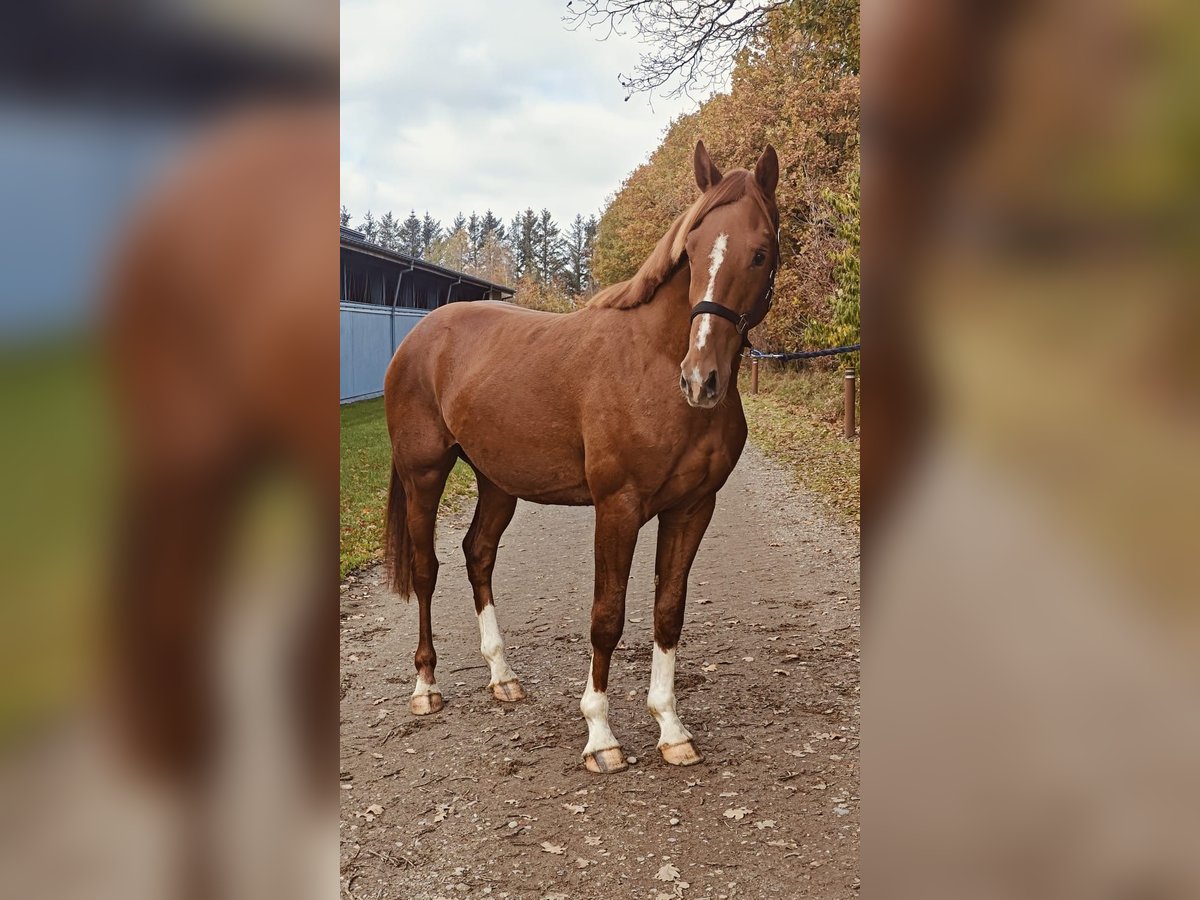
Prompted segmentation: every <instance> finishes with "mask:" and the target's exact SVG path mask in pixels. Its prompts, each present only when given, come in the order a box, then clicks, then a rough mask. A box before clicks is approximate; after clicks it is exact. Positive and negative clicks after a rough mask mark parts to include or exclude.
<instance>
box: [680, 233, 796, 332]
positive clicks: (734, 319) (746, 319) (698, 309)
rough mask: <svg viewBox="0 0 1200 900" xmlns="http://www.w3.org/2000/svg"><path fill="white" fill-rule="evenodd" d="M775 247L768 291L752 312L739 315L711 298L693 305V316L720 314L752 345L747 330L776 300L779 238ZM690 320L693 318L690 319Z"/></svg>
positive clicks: (764, 314)
mask: <svg viewBox="0 0 1200 900" xmlns="http://www.w3.org/2000/svg"><path fill="white" fill-rule="evenodd" d="M775 247H776V250H775V266H774V267H773V268H772V269H771V278H770V280H769V281H768V282H767V291H766V293H765V294H763V295H762V298H761V299H760V300H759V301H758V302H757V303H755V304H754V307H753V309H751V310H750V312H748V313H741V314H740V315H739V314H738V313H736V312H734V311H733V310H732V309H730V308H729V307H728V306H722V305H721V304H720V303H714V302H713V301H711V300H701V301H700V302H699V303H697V304H696V305H695V306H693V307H692V316H691V318H692V319H695V318H696V316H703V315H712V316H719V317H720V318H722V319H724V320H725V321H726V322H731V323H733V327H734V328H736V329H737V333H738V334H739V335H741V337H742V344H743V345H744V346H747V347H748V346H750V338H749V337H747V336H746V334H747V332H748V331H750V329H751V328H753V327H754V326H755V325H757V324H758V323H759V322H761V321H762V320H763V319H765V318H766V317H767V313H769V312H770V311H771V304H772V303H774V302H775V272H776V270H778V268H779V249H778V248H779V243H778V240H777V241H776V244H775ZM689 321H691V320H690V319H689Z"/></svg>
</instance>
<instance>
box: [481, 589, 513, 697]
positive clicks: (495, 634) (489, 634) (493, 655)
mask: <svg viewBox="0 0 1200 900" xmlns="http://www.w3.org/2000/svg"><path fill="white" fill-rule="evenodd" d="M479 652H480V653H482V654H483V658H484V659H485V660H486V661H487V664H488V667H489V668H490V669H491V671H492V680H491V681H490V682H489V683H488V687H495V686H496V685H498V684H500V683H501V682H505V681H516V678H517V676H516V675H514V674H513V670H512V669H510V668H509V666H508V660H506V659H505V658H504V638H502V637H501V636H500V625H499V624H498V623H497V622H496V607H494V606H492V604H490V603H489V604H488V605H487V606H485V607H484V608H483V612H481V613H480V614H479Z"/></svg>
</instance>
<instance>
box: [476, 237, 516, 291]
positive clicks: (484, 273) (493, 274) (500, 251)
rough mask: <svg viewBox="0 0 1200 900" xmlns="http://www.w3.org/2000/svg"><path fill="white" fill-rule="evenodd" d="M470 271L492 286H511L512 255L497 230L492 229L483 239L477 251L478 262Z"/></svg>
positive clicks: (512, 279)
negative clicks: (492, 284)
mask: <svg viewBox="0 0 1200 900" xmlns="http://www.w3.org/2000/svg"><path fill="white" fill-rule="evenodd" d="M471 271H472V274H474V275H478V276H479V277H481V278H486V279H487V280H488V281H491V282H493V283H494V284H512V283H513V281H514V280H515V279H514V278H513V266H512V253H511V252H510V251H509V249H508V245H507V244H506V243H505V242H504V240H503V239H502V238H501V236H500V234H499V233H498V230H497V229H493V230H492V231H491V232H489V233H488V236H487V237H486V238H484V240H483V246H482V247H481V248H480V250H479V260H478V262H477V263H476V264H475V266H474V268H473V269H472V270H471Z"/></svg>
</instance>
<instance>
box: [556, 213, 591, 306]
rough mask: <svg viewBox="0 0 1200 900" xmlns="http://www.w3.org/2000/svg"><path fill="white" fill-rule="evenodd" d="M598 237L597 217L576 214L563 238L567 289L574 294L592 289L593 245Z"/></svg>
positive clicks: (585, 292)
mask: <svg viewBox="0 0 1200 900" xmlns="http://www.w3.org/2000/svg"><path fill="white" fill-rule="evenodd" d="M595 238H596V217H595V216H591V217H589V218H587V219H585V218H584V217H583V216H581V215H578V214H577V215H576V216H575V218H574V219H573V220H572V221H571V227H570V228H569V229H567V234H566V237H565V238H564V240H563V250H564V256H565V261H566V272H565V275H566V284H567V290H568V291H570V293H571V294H572V295H574V296H581V295H584V294H590V293H591V290H592V246H593V244H594V243H595Z"/></svg>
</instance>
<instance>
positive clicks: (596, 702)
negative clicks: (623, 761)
mask: <svg viewBox="0 0 1200 900" xmlns="http://www.w3.org/2000/svg"><path fill="white" fill-rule="evenodd" d="M579 711H580V712H581V713H583V717H584V718H585V719H586V720H587V726H588V742H587V746H586V747H584V748H583V755H584V756H587V755H588V754H589V753H599V752H600V751H601V750H608V749H610V748H612V747H619V746H621V745H620V744H619V743H618V742H617V739H616V738H615V737H613V733H612V729H610V728H609V727H608V696H607V695H606V694H605V693H604V692H603V691H598V690H596V689H595V688H594V687H592V664H591V662H589V663H588V682H587V690H585V691H584V692H583V699H582V700H580V701H579Z"/></svg>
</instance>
